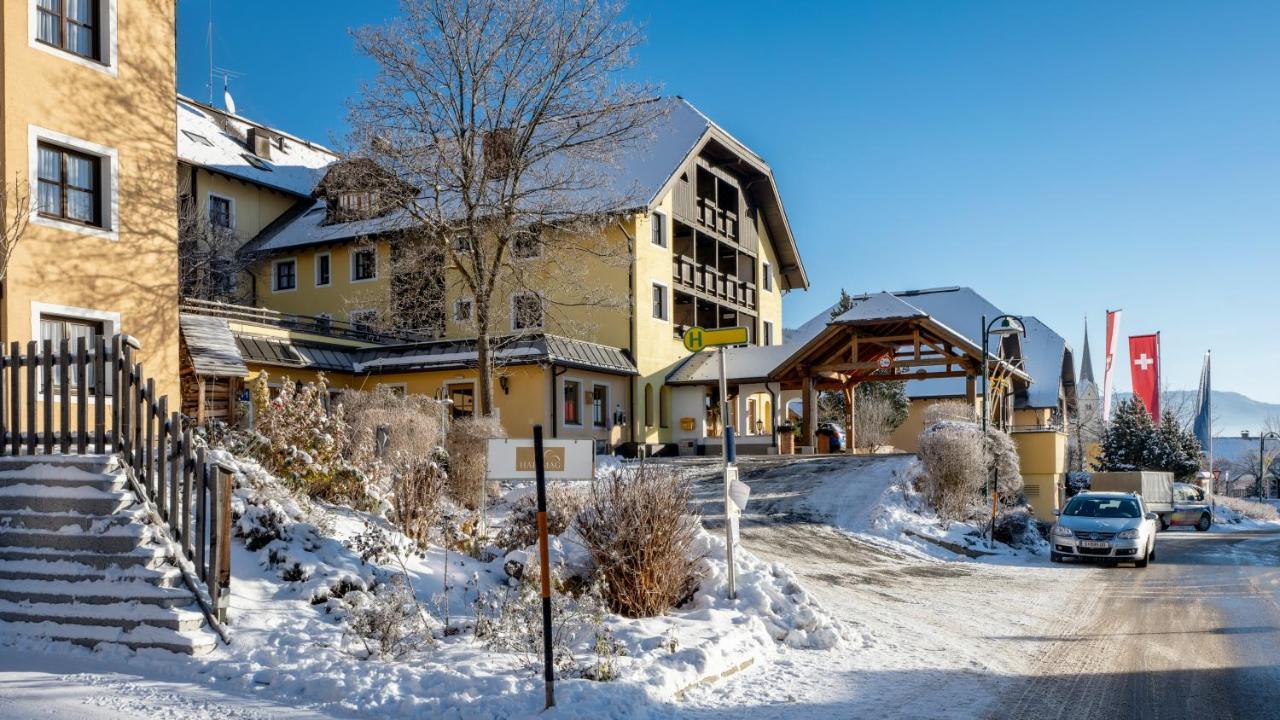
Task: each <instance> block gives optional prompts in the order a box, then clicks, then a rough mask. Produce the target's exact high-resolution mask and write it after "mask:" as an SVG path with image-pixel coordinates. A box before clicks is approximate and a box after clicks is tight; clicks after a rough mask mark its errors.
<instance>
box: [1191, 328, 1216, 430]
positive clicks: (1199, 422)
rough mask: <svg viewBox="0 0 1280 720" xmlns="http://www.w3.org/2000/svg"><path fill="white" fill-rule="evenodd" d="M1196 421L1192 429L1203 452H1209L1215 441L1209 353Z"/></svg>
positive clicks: (1203, 373) (1202, 375)
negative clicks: (1210, 391)
mask: <svg viewBox="0 0 1280 720" xmlns="http://www.w3.org/2000/svg"><path fill="white" fill-rule="evenodd" d="M1196 405H1197V406H1196V419H1195V423H1194V424H1193V425H1192V429H1193V430H1194V432H1195V434H1196V439H1197V440H1199V441H1200V450H1201V452H1204V453H1208V452H1209V443H1210V442H1212V440H1213V401H1212V400H1211V399H1210V395H1209V353H1205V354H1204V368H1203V369H1202V370H1201V371H1200V392H1199V393H1198V397H1197V403H1196Z"/></svg>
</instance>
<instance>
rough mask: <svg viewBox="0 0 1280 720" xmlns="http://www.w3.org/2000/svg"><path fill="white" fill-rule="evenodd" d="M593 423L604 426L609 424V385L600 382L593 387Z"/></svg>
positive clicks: (599, 426)
mask: <svg viewBox="0 0 1280 720" xmlns="http://www.w3.org/2000/svg"><path fill="white" fill-rule="evenodd" d="M591 424H592V425H593V426H595V427H598V428H602V427H607V426H608V425H609V386H608V385H601V384H599V383H597V384H595V385H593V386H592V387H591Z"/></svg>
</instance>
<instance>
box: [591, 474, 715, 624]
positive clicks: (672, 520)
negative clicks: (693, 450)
mask: <svg viewBox="0 0 1280 720" xmlns="http://www.w3.org/2000/svg"><path fill="white" fill-rule="evenodd" d="M689 497H690V495H689V482H688V481H687V480H686V479H684V477H683V476H682V475H681V474H679V473H678V472H676V471H675V470H673V469H671V468H668V467H663V466H658V465H653V464H648V463H642V464H639V465H635V466H632V467H630V468H628V469H627V470H625V471H620V472H615V473H613V474H611V475H609V476H606V477H603V478H600V479H597V480H595V481H594V482H593V483H592V485H591V492H590V493H589V494H588V495H587V498H586V501H585V503H584V506H583V509H582V512H580V513H579V514H578V516H577V518H576V520H575V522H574V526H575V528H576V529H577V531H578V533H579V534H580V535H581V536H582V539H583V543H584V544H585V545H586V547H587V550H588V551H590V553H591V559H592V561H593V562H594V563H595V567H596V573H597V577H598V578H599V579H600V581H601V582H602V583H603V585H604V587H603V592H604V597H605V599H606V600H607V601H608V603H609V607H610V608H611V609H612V610H613V611H614V612H616V613H619V614H621V615H625V616H627V617H652V616H655V615H661V614H663V613H665V612H667V611H668V610H670V609H672V608H674V607H676V606H677V605H679V604H680V603H681V602H682V601H683V600H685V599H686V598H688V597H689V596H690V594H691V593H692V592H693V591H694V589H695V588H696V587H697V583H698V577H697V572H696V569H697V567H698V561H699V558H698V557H695V555H694V552H693V549H692V548H693V539H694V537H695V535H696V533H697V521H696V520H692V519H691V518H689V516H688V513H689Z"/></svg>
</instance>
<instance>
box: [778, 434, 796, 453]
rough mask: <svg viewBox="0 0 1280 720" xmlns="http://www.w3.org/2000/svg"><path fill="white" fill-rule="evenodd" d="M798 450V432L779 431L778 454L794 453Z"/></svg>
mask: <svg viewBox="0 0 1280 720" xmlns="http://www.w3.org/2000/svg"><path fill="white" fill-rule="evenodd" d="M795 452H796V434H795V433H778V454H779V455H794V454H795Z"/></svg>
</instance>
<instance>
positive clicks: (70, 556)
mask: <svg viewBox="0 0 1280 720" xmlns="http://www.w3.org/2000/svg"><path fill="white" fill-rule="evenodd" d="M0 560H68V561H71V562H76V563H81V564H83V565H89V566H92V567H96V568H101V569H106V568H111V567H119V568H130V567H145V568H156V567H159V566H161V565H163V564H164V563H165V561H166V560H168V556H167V553H166V551H165V550H163V549H162V548H159V547H156V546H154V545H142V546H141V547H137V548H134V549H133V550H130V551H129V552H124V553H112V552H99V551H94V550H63V549H60V548H29V547H8V548H7V547H0Z"/></svg>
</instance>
